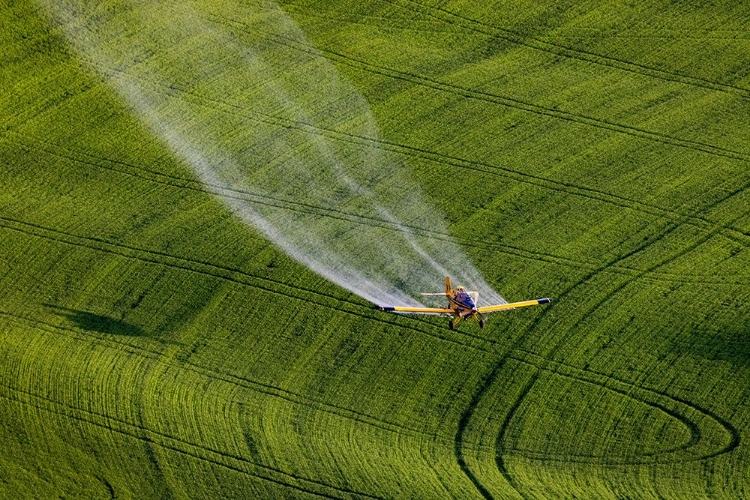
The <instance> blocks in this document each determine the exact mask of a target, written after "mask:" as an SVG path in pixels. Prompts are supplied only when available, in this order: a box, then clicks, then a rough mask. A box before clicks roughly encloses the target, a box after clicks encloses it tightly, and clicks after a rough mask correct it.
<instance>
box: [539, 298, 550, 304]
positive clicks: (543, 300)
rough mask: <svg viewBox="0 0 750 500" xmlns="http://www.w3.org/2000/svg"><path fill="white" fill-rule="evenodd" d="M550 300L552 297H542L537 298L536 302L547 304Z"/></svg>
mask: <svg viewBox="0 0 750 500" xmlns="http://www.w3.org/2000/svg"><path fill="white" fill-rule="evenodd" d="M550 302H552V299H549V298H544V299H537V304H549V303H550Z"/></svg>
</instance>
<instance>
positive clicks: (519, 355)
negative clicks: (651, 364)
mask: <svg viewBox="0 0 750 500" xmlns="http://www.w3.org/2000/svg"><path fill="white" fill-rule="evenodd" d="M509 359H513V360H515V361H517V362H519V363H523V364H526V365H530V366H534V367H537V368H538V367H540V366H542V365H545V363H546V364H547V368H546V370H547V371H549V372H550V373H552V374H554V375H555V376H560V377H565V378H570V379H573V380H577V381H580V382H584V383H587V384H591V385H595V386H598V387H601V388H602V389H606V390H609V391H612V392H615V393H617V394H621V395H622V396H625V397H627V398H630V399H634V400H635V401H639V402H641V403H644V404H646V405H648V406H651V407H653V408H656V409H658V410H661V411H662V412H664V413H666V414H668V415H669V416H670V417H672V418H674V419H676V420H679V421H680V422H682V423H683V425H685V427H687V428H688V429H689V430H690V434H691V437H690V439H689V441H688V442H686V443H683V444H681V445H679V446H675V447H672V448H669V449H666V450H660V451H658V452H653V453H643V454H641V455H640V457H654V459H652V460H637V459H632V460H631V459H627V458H625V459H622V460H616V459H613V458H612V457H582V458H583V459H579V461H580V462H581V463H598V464H606V465H620V464H625V465H648V464H654V463H672V462H676V461H679V462H696V461H701V460H707V459H709V458H714V457H717V456H719V455H723V454H725V453H729V452H731V451H733V450H734V449H736V448H737V447H738V446H739V445H740V432H739V431H738V430H737V428H736V427H734V425H732V424H731V423H730V422H729V421H727V420H725V419H724V418H722V417H720V416H719V415H717V414H716V413H714V412H712V411H710V410H708V409H706V408H704V407H702V406H700V405H697V404H695V403H693V402H692V401H689V400H687V399H684V398H680V397H678V396H673V395H670V394H667V393H666V392H665V391H662V390H658V389H649V388H645V387H642V386H638V385H636V384H634V383H632V382H628V381H626V380H623V379H620V378H617V377H614V376H612V375H608V374H604V373H599V372H595V371H592V370H588V369H582V368H579V367H576V366H573V365H570V364H567V363H563V362H560V361H554V360H550V359H548V358H545V357H543V356H540V355H538V354H535V353H533V352H530V351H525V350H516V351H515V353H513V354H511V355H510V356H509ZM633 393H640V394H641V396H640V397H639V396H638V395H637V394H635V395H634V394H633ZM654 397H655V398H656V399H664V400H666V401H670V402H672V403H673V405H674V403H676V406H682V407H684V408H689V409H690V410H692V411H694V412H695V413H697V414H699V415H701V417H702V418H703V419H705V420H706V421H708V422H712V423H713V426H714V427H717V428H718V427H720V428H721V429H722V430H723V432H724V434H725V442H724V443H723V444H721V445H717V446H714V447H713V448H709V449H708V450H706V451H703V452H702V453H701V454H700V455H697V456H695V457H692V458H685V457H684V456H679V457H674V458H673V459H671V460H667V459H661V460H659V457H660V456H662V455H668V454H674V453H676V452H680V451H688V450H689V449H690V448H694V447H696V446H697V445H698V444H699V443H700V441H701V440H702V439H703V434H704V433H703V432H702V430H701V429H702V428H705V427H706V425H700V424H699V423H697V422H695V421H694V420H692V419H690V418H688V417H687V416H685V415H684V412H683V413H680V412H679V411H678V410H676V409H675V408H670V407H669V406H667V405H665V404H662V403H659V402H658V401H649V400H648V399H650V398H654ZM521 454H522V455H523V456H527V455H525V454H523V453H521ZM528 458H534V459H535V460H542V461H568V462H570V461H575V460H576V458H575V457H573V458H571V457H570V456H563V455H560V456H559V457H552V456H549V455H548V454H547V455H545V454H539V455H537V456H533V457H532V456H530V455H529V456H528Z"/></svg>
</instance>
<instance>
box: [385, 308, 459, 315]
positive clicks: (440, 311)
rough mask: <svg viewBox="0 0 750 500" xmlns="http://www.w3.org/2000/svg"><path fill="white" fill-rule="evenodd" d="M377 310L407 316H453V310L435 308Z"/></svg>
mask: <svg viewBox="0 0 750 500" xmlns="http://www.w3.org/2000/svg"><path fill="white" fill-rule="evenodd" d="M378 309H379V310H381V311H385V312H400V313H408V314H453V313H454V312H455V311H453V309H441V308H437V307H390V306H378Z"/></svg>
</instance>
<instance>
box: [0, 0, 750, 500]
mask: <svg viewBox="0 0 750 500" xmlns="http://www.w3.org/2000/svg"><path fill="white" fill-rule="evenodd" d="M55 5H58V4H54V3H52V2H49V4H48V3H44V2H42V3H40V4H39V5H35V4H29V3H26V2H20V3H11V5H8V6H6V7H4V8H3V9H2V10H1V11H0V16H2V25H3V26H8V27H9V29H4V30H2V31H0V46H1V47H2V48H3V50H2V52H0V53H1V54H2V56H0V57H2V59H1V60H2V64H1V65H0V71H2V78H0V89H1V92H2V95H4V96H9V98H6V99H3V100H0V165H2V168H1V169H0V175H1V176H2V179H1V182H2V186H3V189H2V190H0V241H1V242H2V245H0V284H2V286H0V398H2V403H1V404H0V412H1V413H2V415H0V443H2V448H3V450H5V453H3V454H2V457H0V496H2V497H7V498H32V497H34V498H37V497H43V498H53V497H55V498H56V497H58V496H63V497H69V498H108V497H117V498H121V497H130V498H170V497H175V498H188V497H190V498H200V497H210V498H215V497H219V496H222V497H236V498H253V497H255V498H279V497H282V498H283V497H289V498H308V497H309V498H313V497H316V498H317V497H326V498H395V497H398V498H450V497H457V498H709V497H710V498H732V499H734V498H742V497H746V496H748V495H750V492H749V491H748V488H750V484H748V479H747V470H748V463H750V457H748V448H747V444H746V443H747V441H748V438H750V436H749V435H748V418H750V399H749V398H750V392H749V390H750V386H748V382H747V381H748V380H750V348H749V347H748V346H749V345H750V343H748V341H749V340H750V338H748V336H749V335H750V319H749V318H750V307H749V306H748V298H749V296H750V288H748V281H749V279H750V275H749V274H748V264H749V263H750V251H748V246H749V244H750V219H749V218H748V210H747V207H748V206H750V205H749V203H750V199H749V195H750V191H748V189H747V188H748V183H749V182H750V169H748V165H749V164H750V149H748V146H747V144H748V139H749V138H750V137H749V136H750V100H749V99H748V97H750V64H748V60H747V56H746V54H748V53H750V52H749V49H750V47H748V45H750V36H749V35H748V33H747V31H746V29H745V26H746V25H747V21H748V18H749V17H750V10H748V9H747V8H746V7H742V6H739V7H735V8H734V10H731V9H729V8H724V7H722V8H719V7H711V8H710V9H708V8H706V9H705V10H703V9H702V8H700V7H690V8H688V7H685V6H674V5H670V6H666V5H661V4H659V3H652V4H648V5H641V6H638V7H622V6H620V3H619V2H611V3H605V2H601V3H595V2H585V3H579V4H576V5H575V6H571V7H560V6H559V5H557V4H552V3H550V4H549V5H545V4H540V3H529V4H527V5H523V6H506V5H502V4H500V3H498V4H479V3H477V4H476V5H471V4H469V3H465V2H458V1H456V2H427V1H424V2H419V1H411V0H392V1H372V2H359V3H356V4H341V3H337V2H304V1H300V2H281V4H280V5H275V4H268V3H261V2H258V3H255V2H251V3H248V4H243V3H240V2H236V3H235V2H224V3H217V2H198V3H187V4H186V3H177V4H174V5H172V4H164V5H163V6H159V7H156V8H155V7H147V6H144V5H139V4H135V3H130V2H124V1H119V0H118V1H109V2H104V3H101V4H99V5H96V6H90V5H88V3H87V2H69V3H66V4H59V5H62V6H61V7H60V6H57V7H56V6H55ZM479 5H481V7H480V6H479ZM722 9H724V10H722ZM185 20H191V24H190V25H188V24H186V23H185ZM290 27H291V28H290ZM300 32H301V33H304V35H305V37H304V38H300V37H295V36H286V35H284V36H281V35H279V33H282V34H284V33H286V34H289V33H292V34H294V33H300ZM217 33H218V34H220V35H217ZM217 36H219V37H220V38H219V40H220V41H224V42H226V40H231V47H233V50H232V51H230V50H229V49H227V48H226V47H227V45H226V43H228V42H226V43H225V45H223V46H222V45H220V44H219V45H217V43H216V40H217ZM222 47H224V48H223V49H222ZM235 49H236V50H235ZM222 50H226V52H222ZM253 51H262V53H263V55H264V57H266V58H267V59H266V62H269V64H267V65H266V68H265V70H264V71H265V72H260V73H258V74H257V81H258V82H261V84H262V82H267V81H280V82H284V85H285V88H286V89H288V91H289V92H291V93H292V94H291V95H293V96H294V97H295V99H299V101H296V102H297V103H298V104H299V105H300V106H306V107H308V108H309V109H312V110H317V111H316V112H317V115H315V116H316V119H318V120H320V121H318V122H314V123H292V122H289V121H286V122H285V121H284V117H283V116H282V115H281V113H279V112H278V110H275V109H272V108H264V106H265V105H266V104H267V103H266V102H265V101H264V102H263V103H260V101H259V100H258V97H257V96H258V95H260V93H259V90H258V88H260V87H259V86H258V85H261V84H257V83H255V82H248V81H247V79H248V72H247V68H248V64H249V63H248V60H250V56H248V58H247V59H242V58H238V57H236V55H237V54H238V53H239V54H245V53H247V54H252V53H255V52H253ZM221 54H226V56H227V57H226V58H225V59H221V58H219V57H218V56H220V55H221ZM230 55H231V56H232V57H229V56H230ZM321 62H324V63H325V65H326V66H325V67H326V68H335V70H336V71H337V72H338V75H339V78H340V79H341V81H344V82H348V85H350V86H351V88H353V89H356V91H357V92H358V93H360V94H361V96H362V97H363V98H364V100H365V101H366V102H367V103H368V106H369V111H370V112H371V113H372V117H373V119H374V122H375V124H376V125H377V128H378V135H377V136H375V135H366V134H362V133H358V134H355V133H352V130H353V129H356V123H355V122H357V118H358V117H357V116H354V117H351V121H346V118H347V116H348V115H347V108H346V107H345V106H344V105H341V106H339V108H337V103H341V102H347V101H345V100H344V99H343V96H339V95H337V94H336V92H333V93H332V94H331V95H329V96H328V97H327V99H324V100H318V98H316V99H312V98H311V97H310V96H311V95H312V94H310V93H309V92H308V91H306V90H305V89H304V88H297V90H296V92H295V91H294V90H293V89H295V83H297V82H300V81H302V78H301V72H304V71H311V72H312V71H315V68H318V67H319V66H316V64H317V63H321ZM178 63H179V64H178ZM258 71H259V70H258ZM312 74H313V75H314V74H315V73H312ZM123 82H126V83H127V82H131V83H130V84H127V85H126V84H125V83H123ZM133 82H135V83H133ZM128 85H130V86H128ZM320 85H321V88H323V89H325V88H326V85H330V82H328V83H326V81H321V83H320ZM328 88H332V87H328ZM289 89H292V90H289ZM308 90H309V89H308ZM138 92H143V94H140V93H138ZM144 95H145V96H152V97H149V98H150V99H151V100H152V101H151V102H152V103H155V104H152V105H151V107H148V106H146V105H145V104H143V103H144V102H145V100H144V99H141V100H139V99H136V98H134V96H136V97H137V96H144ZM340 97H341V100H339V98H340ZM305 99H307V100H305ZM139 103H140V104H142V105H143V106H142V107H141V108H139V107H138V105H139ZM300 103H301V104H300ZM340 108H342V109H340ZM331 110H337V111H336V113H333V112H332V111H331ZM169 113H172V114H171V115H169V118H168V119H167V118H164V117H166V116H167V115H168V114H169ZM329 116H335V117H336V120H330V123H326V122H325V119H326V117H329ZM162 119H164V120H167V121H159V120H162ZM321 123H322V125H320V124H321ZM167 125H169V127H167ZM183 126H184V128H177V127H183ZM160 127H161V128H160ZM171 127H174V128H171ZM170 130H178V131H179V132H180V133H181V134H183V135H182V137H195V138H196V141H197V140H202V141H205V142H203V143H202V146H203V147H204V148H205V149H204V150H203V151H204V153H205V154H206V155H207V156H206V157H207V158H208V159H209V160H211V159H213V160H216V162H217V163H220V162H221V161H222V160H223V158H222V157H220V156H217V155H218V153H217V151H220V150H224V151H234V152H236V153H237V154H243V155H244V156H243V158H244V161H245V162H246V163H245V164H243V167H245V168H247V170H248V171H249V172H270V174H271V178H274V177H273V175H274V171H273V170H272V169H273V168H275V164H274V163H273V161H272V160H273V158H275V157H274V156H273V154H271V152H275V151H276V149H275V148H279V153H278V155H279V157H280V158H281V157H282V156H284V155H289V157H291V158H293V159H300V158H302V159H304V160H305V161H306V162H307V163H305V165H307V166H308V168H309V169H310V170H311V171H314V170H315V169H316V168H317V167H318V165H317V163H316V162H318V161H322V160H319V159H316V158H317V157H315V156H314V155H310V154H309V152H310V151H311V150H312V148H313V147H314V146H315V144H316V141H319V140H321V139H320V138H321V137H323V138H324V140H325V141H327V142H326V143H327V144H330V145H331V146H330V147H332V148H339V149H338V150H340V151H341V152H342V154H343V155H344V156H345V157H354V156H352V155H355V154H363V155H365V156H366V157H367V155H373V154H375V153H373V152H377V153H378V154H384V155H388V157H389V158H392V161H393V162H396V164H397V165H399V168H400V169H403V170H404V171H405V172H408V174H409V176H410V178H411V179H413V180H414V182H415V184H416V185H418V186H419V187H420V188H421V191H422V196H424V198H426V199H428V200H430V201H431V203H434V204H435V205H436V206H437V210H439V211H441V212H442V215H444V216H445V220H446V223H447V225H448V227H447V229H446V231H445V232H440V231H436V230H435V228H433V227H422V226H420V221H421V220H422V219H420V217H418V216H417V214H415V216H414V220H412V221H409V223H410V224H411V225H412V226H413V227H415V228H416V229H415V231H417V230H418V231H421V232H422V233H420V234H427V236H425V238H426V239H429V238H434V239H441V238H442V239H445V238H453V239H455V241H456V242H458V243H459V244H460V245H461V247H462V248H463V249H464V251H465V252H466V254H467V255H468V257H469V258H470V259H471V261H473V262H474V263H475V264H476V266H477V268H478V269H479V270H480V271H482V273H483V275H484V276H485V278H486V279H487V280H488V282H489V283H490V284H491V285H493V286H494V287H495V288H496V289H497V290H499V291H500V292H501V293H502V294H503V295H504V296H505V297H507V298H508V299H509V300H521V299H525V298H531V297H537V296H547V295H548V296H550V297H552V299H553V304H552V305H551V306H550V307H547V308H532V309H528V310H521V311H513V312H510V313H507V314H503V315H500V314H498V315H493V316H492V318H491V319H490V322H489V325H488V328H486V329H484V330H481V331H480V330H479V329H478V328H476V327H475V325H472V324H467V325H462V326H461V327H460V328H459V329H458V331H449V330H448V329H447V327H446V325H445V321H444V320H443V319H441V318H424V317H403V316H391V315H384V314H382V313H378V312H376V311H374V310H372V307H371V304H369V303H368V302H367V301H365V300H363V299H361V298H359V297H357V296H355V295H353V294H351V293H350V292H347V291H346V290H344V289H342V288H340V287H338V286H335V285H333V284H331V283H330V282H328V281H327V280H325V279H323V278H321V277H319V276H318V275H316V274H315V273H313V272H312V271H310V270H309V269H307V268H305V267H304V266H302V265H301V264H299V263H298V262H296V261H295V260H293V259H291V258H290V257H288V256H286V255H285V254H284V253H283V252H282V251H280V250H279V249H278V247H276V246H275V245H273V244H272V243H271V242H269V240H268V239H267V238H266V237H265V236H264V235H263V234H262V233H261V232H260V231H258V230H257V229H255V228H253V227H251V226H250V225H248V224H245V223H244V222H243V221H242V219H241V218H240V217H239V216H238V211H239V210H238V208H237V205H236V204H235V205H233V202H232V201H231V200H238V199H239V200H240V201H241V202H242V203H244V204H246V205H247V206H250V207H256V208H258V209H260V207H262V206H267V205H269V204H272V203H271V201H269V199H268V198H262V197H261V198H258V197H253V196H251V194H252V193H249V192H239V193H238V192H227V191H226V190H220V189H214V188H212V187H211V186H207V185H206V183H205V182H201V178H200V177H199V175H198V174H196V171H195V170H194V168H192V167H194V165H193V166H191V164H190V162H189V161H188V160H189V157H188V155H186V154H185V152H184V150H179V148H177V147H176V144H177V142H176V141H175V140H171V139H170V138H174V137H175V135H174V134H172V135H170ZM176 133H177V132H175V134H176ZM189 134H192V135H189ZM290 136H292V137H293V138H294V142H293V143H294V144H295V145H296V146H295V149H294V150H292V151H284V150H283V148H280V146H279V145H286V144H289V141H290V139H289V137H290ZM212 145H215V147H216V150H210V149H208V148H211V147H213V146H212ZM212 155H213V156H212ZM347 155H349V156H347ZM269 156H270V157H272V160H269V159H268V158H269ZM254 159H255V160H254ZM345 168H351V169H356V168H357V165H356V164H355V163H353V164H352V165H348V166H346V167H345ZM269 169H270V170H269ZM277 178H278V186H270V188H269V189H270V191H271V192H276V191H277V190H281V189H284V183H285V181H291V179H289V178H284V177H283V176H277ZM383 182H386V183H387V182H388V180H387V179H385V180H383ZM411 194H412V193H411V192H410V191H405V192H404V193H403V200H404V203H408V200H409V197H410V195H411ZM228 200H229V201H228ZM282 205H283V206H281V208H280V210H284V211H286V212H285V213H287V212H288V213H291V214H293V215H294V214H298V215H296V216H298V217H309V218H310V220H314V221H323V222H325V221H327V220H328V219H331V220H333V219H334V218H335V217H345V218H347V220H349V221H355V222H356V224H357V225H358V226H356V227H361V230H362V231H366V230H369V229H370V227H369V226H368V225H370V224H374V225H377V224H380V225H383V224H385V223H386V222H388V221H383V220H373V219H372V218H368V217H369V214H365V213H363V212H361V207H359V206H357V205H356V204H352V205H345V206H320V205H316V204H315V201H314V200H312V199H308V198H305V197H300V198H299V199H294V200H290V199H285V201H284V204H282ZM276 208H278V207H276ZM365 216H367V217H365ZM385 226H387V227H390V226H388V224H385ZM389 230H397V229H389ZM430 231H432V232H430ZM441 231H442V230H441ZM347 238H348V235H347V234H346V233H344V234H341V235H340V241H341V244H345V243H346V241H348V240H347ZM368 251H371V250H368V249H363V252H368ZM436 286H437V287H439V286H440V283H436Z"/></svg>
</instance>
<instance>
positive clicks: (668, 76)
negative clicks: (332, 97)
mask: <svg viewBox="0 0 750 500" xmlns="http://www.w3.org/2000/svg"><path fill="white" fill-rule="evenodd" d="M386 1H387V2H388V3H390V4H392V5H396V6H399V7H401V8H402V9H405V10H417V11H419V12H421V13H423V14H426V15H428V16H430V17H432V18H434V19H438V20H440V21H442V22H445V23H447V24H451V25H454V26H458V27H460V28H463V29H466V30H469V31H473V32H475V33H479V34H482V35H486V36H489V37H491V38H496V39H502V40H505V41H508V42H511V43H513V44H516V45H521V46H524V47H528V48H531V49H534V50H538V51H541V52H546V53H549V54H553V55H555V56H562V57H565V58H568V59H576V60H579V61H584V62H587V63H591V64H596V65H600V66H605V67H607V68H613V69H617V70H620V71H625V72H628V73H633V74H636V75H640V76H646V77H650V78H655V79H658V80H663V81H667V82H676V83H681V84H684V85H689V86H692V87H699V88H703V89H707V90H715V91H719V92H724V93H727V94H731V95H735V96H739V97H743V98H750V89H747V88H744V87H739V86H736V85H729V84H725V83H721V82H717V81H714V80H709V79H706V78H699V77H694V76H690V75H684V74H681V73H677V72H674V71H666V70H662V69H658V68H654V67H651V66H647V65H645V64H640V63H636V62H633V61H628V60H625V59H619V58H616V57H612V56H606V55H602V54H597V53H594V52H590V51H586V50H583V49H576V48H573V47H569V46H567V45H562V44H559V43H555V42H550V41H547V40H543V39H541V38H538V37H533V36H529V35H524V34H522V33H519V32H517V31H513V30H510V29H507V28H499V27H497V26H494V25H491V24H489V23H486V22H482V21H480V20H478V19H473V18H470V17H466V16H463V15H461V14H459V13H457V12H455V11H451V10H448V9H446V8H444V7H442V6H431V5H425V4H423V3H421V2H418V1H415V0H386Z"/></svg>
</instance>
